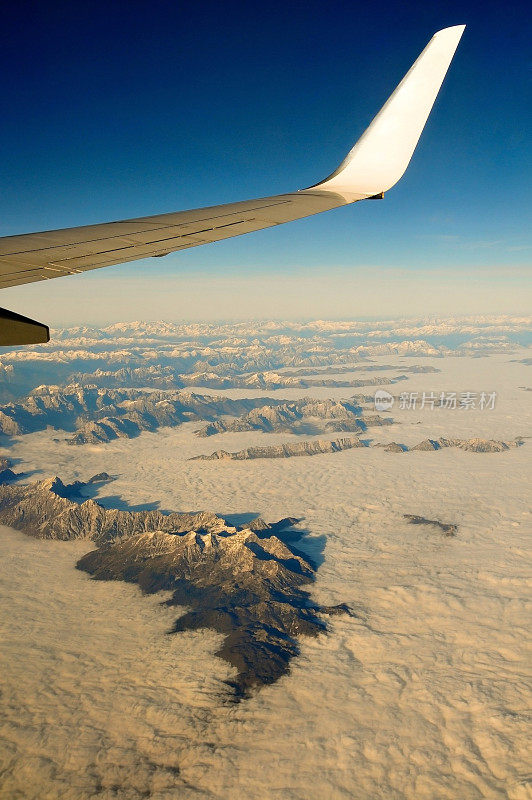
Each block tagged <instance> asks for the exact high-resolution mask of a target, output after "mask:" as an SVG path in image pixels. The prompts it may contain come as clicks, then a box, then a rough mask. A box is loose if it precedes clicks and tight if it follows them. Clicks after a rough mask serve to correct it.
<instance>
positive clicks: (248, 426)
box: [196, 398, 392, 437]
mask: <svg viewBox="0 0 532 800" xmlns="http://www.w3.org/2000/svg"><path fill="white" fill-rule="evenodd" d="M390 424H392V420H391V419H390V418H384V417H380V416H377V415H366V416H363V414H362V410H361V408H360V406H358V405H356V404H355V403H353V402H352V401H348V400H313V399H312V398H304V399H302V400H294V401H290V402H281V403H279V404H277V405H275V406H272V405H263V406H260V407H259V408H254V409H252V410H251V411H249V412H248V413H247V414H245V415H243V416H242V417H239V418H238V419H233V420H225V419H221V420H217V421H216V422H211V423H209V424H208V425H205V426H204V427H203V428H200V429H199V430H198V431H196V435H197V436H200V437H207V436H214V435H215V434H217V433H226V432H239V431H263V432H264V433H271V432H275V433H283V432H290V433H300V432H301V433H307V434H309V433H319V432H321V431H324V430H338V431H363V430H366V428H367V426H368V425H390Z"/></svg>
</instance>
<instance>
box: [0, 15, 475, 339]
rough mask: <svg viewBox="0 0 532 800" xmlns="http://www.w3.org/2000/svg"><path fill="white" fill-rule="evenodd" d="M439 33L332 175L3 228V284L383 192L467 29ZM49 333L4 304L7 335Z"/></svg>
mask: <svg viewBox="0 0 532 800" xmlns="http://www.w3.org/2000/svg"><path fill="white" fill-rule="evenodd" d="M464 28H465V26H464V25H457V26H454V27H451V28H445V29H444V30H441V31H439V32H438V33H436V34H435V35H434V36H433V37H432V39H431V40H430V41H429V43H428V45H427V46H426V47H425V49H424V50H423V52H422V53H421V55H420V56H419V58H418V59H417V61H416V62H415V63H414V65H413V66H412V67H411V69H410V70H409V71H408V73H407V74H406V75H405V77H404V78H403V80H402V81H401V83H400V84H399V86H398V87H397V88H396V90H395V91H394V93H393V94H392V95H391V97H390V98H389V100H388V101H387V102H386V104H385V105H384V106H383V108H382V109H381V111H380V112H379V113H378V114H377V116H376V117H375V119H374V120H373V122H372V123H371V124H370V126H369V128H368V129H367V130H366V131H365V133H364V134H363V135H362V137H361V138H360V139H359V140H358V142H357V143H356V144H355V146H354V147H353V149H352V150H351V151H350V152H349V154H348V155H347V157H346V158H345V159H344V161H343V162H342V163H341V164H340V166H339V167H338V169H337V170H335V172H333V173H332V174H331V175H330V176H329V177H328V178H326V179H325V180H323V181H321V183H318V184H316V185H314V186H310V187H308V188H307V189H302V190H299V191H296V192H290V193H288V194H281V195H274V196H273V197H265V198H262V199H259V200H246V201H243V202H238V203H228V204H224V205H220V206H211V207H210V208H200V209H196V210H194V211H177V212H175V213H171V214H159V215H157V216H150V217H139V218H138V219H127V220H122V221H119V222H107V223H102V224H98V225H84V226H81V227H78V228H64V229H62V230H57V231H44V232H42V233H28V234H22V235H19V236H6V237H3V238H0V288H4V287H9V286H18V285H20V284H25V283H32V282H33V281H41V280H49V279H50V278H60V277H63V276H66V275H75V274H77V273H80V272H85V271H86V270H91V269H98V268H100V267H107V266H110V265H112V264H121V263H123V262H126V261H135V260H136V259H139V258H146V257H148V256H153V257H159V256H165V255H168V253H173V252H177V251H179V250H185V249H187V248H189V247H197V246H198V245H201V244H207V243H209V242H217V241H221V240H222V239H229V238H231V237H232V236H240V235H242V234H244V233H250V232H252V231H258V230H262V229H264V228H270V227H272V226H274V225H280V224H281V223H283V222H290V221H291V220H295V219H301V218H302V217H308V216H311V215H312V214H319V213H320V212H322V211H329V210H331V209H333V208H338V207H339V206H343V205H347V204H349V203H354V202H356V201H357V200H365V199H369V198H377V197H379V198H380V197H383V196H384V192H385V191H387V190H388V189H390V188H391V187H392V186H394V184H395V183H397V181H398V180H399V178H401V176H402V175H403V173H404V172H405V170H406V168H407V166H408V163H409V161H410V159H411V157H412V153H413V152H414V149H415V147H416V144H417V142H418V139H419V137H420V135H421V132H422V130H423V128H424V126H425V123H426V121H427V118H428V115H429V113H430V110H431V108H432V106H433V104H434V101H435V99H436V95H437V94H438V91H439V89H440V86H441V84H442V82H443V79H444V77H445V74H446V72H447V69H448V67H449V64H450V63H451V60H452V57H453V55H454V53H455V50H456V48H457V46H458V42H459V41H460V37H461V36H462V33H463V31H464ZM48 339H49V333H48V328H47V327H46V325H43V324H42V323H38V322H35V321H34V320H29V319H27V318H25V317H22V316H20V315H18V314H14V312H8V311H4V310H1V309H0V345H14V344H32V343H36V342H45V341H48Z"/></svg>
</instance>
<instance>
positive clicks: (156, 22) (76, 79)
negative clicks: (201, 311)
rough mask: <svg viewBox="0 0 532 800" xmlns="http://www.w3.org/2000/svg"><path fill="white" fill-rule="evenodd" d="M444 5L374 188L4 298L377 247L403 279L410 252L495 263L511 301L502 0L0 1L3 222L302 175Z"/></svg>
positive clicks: (509, 42) (368, 108) (427, 263)
mask: <svg viewBox="0 0 532 800" xmlns="http://www.w3.org/2000/svg"><path fill="white" fill-rule="evenodd" d="M528 17H529V15H528ZM461 23H465V24H467V29H466V31H465V34H464V36H463V38H462V42H461V44H460V45H459V48H458V51H457V54H456V56H455V60H454V62H453V64H452V65H451V69H450V72H449V74H448V76H447V78H446V80H445V83H444V86H443V88H442V91H441V93H440V95H439V98H438V100H437V103H436V106H435V108H434V110H433V113H432V115H431V117H430V118H429V122H428V125H427V127H426V129H425V132H424V134H423V136H422V139H421V142H420V144H419V147H418V150H417V151H416V153H415V155H414V158H413V160H412V163H411V165H410V167H409V169H408V171H407V173H406V175H405V177H404V178H403V180H402V181H401V182H400V183H399V184H398V185H397V187H396V188H395V189H393V190H392V191H391V192H390V193H389V194H388V195H387V197H386V199H385V200H384V201H383V202H379V203H374V202H369V203H359V204H356V205H355V206H351V207H347V208H344V209H339V210H337V211H335V212H332V213H330V214H324V215H320V216H317V217H314V218H311V219H308V220H302V221H299V222H296V223H291V224H290V225H286V226H281V227H279V228H277V229H275V230H271V231H265V232H259V233H256V234H251V235H249V236H245V237H242V238H240V239H233V240H229V241H227V242H225V243H219V244H216V245H211V246H206V247H199V248H196V249H193V250H190V251H188V252H185V253H181V254H179V255H177V254H176V255H173V256H169V257H168V258H166V259H164V261H160V260H157V261H156V262H155V261H154V260H150V261H145V262H141V263H140V266H139V265H138V264H137V265H124V266H123V267H117V268H111V269H110V270H103V271H97V272H96V273H95V274H94V275H90V276H88V277H86V278H85V277H83V278H79V279H78V278H67V279H62V280H58V281H53V282H51V283H47V284H46V286H43V285H40V288H37V286H35V287H23V288H20V289H16V290H8V291H7V292H4V296H5V298H6V300H4V298H2V300H4V302H3V303H2V304H6V305H7V297H8V296H9V297H11V296H12V297H13V298H15V299H16V301H17V304H18V305H17V308H16V309H15V310H19V311H21V312H22V313H26V311H25V310H24V307H23V306H24V303H23V304H22V306H21V300H23V299H24V298H28V302H29V304H30V305H32V303H33V305H35V302H36V298H37V296H38V293H39V296H40V297H44V298H47V297H50V298H51V296H52V285H51V284H53V289H54V290H55V291H58V290H59V285H60V284H61V285H62V288H61V292H64V293H65V295H64V296H65V302H67V301H68V297H69V296H70V294H71V296H72V298H75V296H76V292H77V291H79V289H78V288H77V287H76V286H75V285H74V284H75V282H76V281H82V282H83V286H88V287H92V288H89V290H88V291H89V292H97V291H99V289H98V287H101V286H103V285H104V284H103V283H99V282H100V281H110V280H111V281H112V280H115V281H116V280H117V279H118V278H120V279H123V278H132V279H134V280H137V276H142V275H143V274H146V273H147V270H148V269H149V270H150V274H154V272H156V274H158V275H162V276H165V277H166V278H168V279H173V277H175V276H180V275H181V276H190V275H191V274H193V275H194V276H196V278H197V277H198V276H204V279H205V281H206V283H205V286H208V280H209V276H211V275H213V276H214V275H216V276H217V278H219V277H222V276H225V275H232V276H233V277H234V278H236V279H238V278H239V277H241V278H242V279H243V280H245V281H249V280H250V278H252V277H253V276H254V275H256V276H261V278H263V277H264V276H265V275H271V276H275V275H276V274H279V275H280V274H282V275H283V276H286V275H294V276H297V275H298V274H301V271H304V272H306V273H312V274H315V275H316V276H317V277H318V279H320V280H323V278H324V277H325V276H326V275H327V273H328V271H331V272H335V271H338V270H340V272H341V273H342V274H345V271H346V270H347V271H348V273H349V275H350V276H351V277H352V276H353V275H356V271H357V270H358V269H360V270H361V271H362V273H363V272H364V270H366V272H367V270H368V269H371V268H372V267H375V268H378V270H386V269H390V270H395V271H397V270H400V271H401V274H403V275H405V274H406V278H405V280H408V272H409V271H412V275H413V276H414V275H418V274H421V273H427V274H428V273H431V272H432V273H433V274H434V275H437V274H439V275H440V276H441V275H442V270H446V269H447V270H450V273H449V274H451V273H453V271H454V273H456V274H459V273H460V271H461V270H465V271H467V272H470V271H472V272H474V271H475V270H477V271H478V270H480V271H481V272H482V270H487V271H488V272H489V274H490V275H492V277H493V276H496V278H495V284H493V280H492V278H486V280H488V281H492V284H491V285H492V288H493V287H495V289H496V291H502V290H501V273H500V272H499V271H498V270H499V268H500V270H501V271H502V275H503V276H504V271H505V270H507V274H508V276H509V283H508V286H506V287H503V289H504V291H505V292H506V295H505V298H506V299H505V310H510V306H511V292H513V291H515V292H516V295H515V296H516V308H517V307H520V303H521V304H522V295H521V290H522V287H523V286H524V283H525V282H526V272H527V269H528V265H529V264H530V255H531V249H530V245H531V239H530V234H529V230H528V229H529V228H530V219H531V215H530V210H531V203H530V189H529V187H530V178H531V169H530V155H529V153H530V150H529V145H528V141H527V134H528V136H529V131H528V130H527V124H528V123H529V119H530V99H531V98H530V91H529V90H530V83H529V80H530V38H531V36H530V34H531V32H530V28H529V27H528V26H527V13H526V11H525V5H524V4H522V5H521V6H520V5H519V3H516V4H506V5H503V4H501V3H500V2H498V3H494V2H491V3H490V2H484V3H480V2H479V3H467V2H465V3H453V2H447V3H445V4H440V3H427V2H408V3H404V4H399V3H397V2H380V3H358V2H357V3H355V2H350V3H348V2H343V3H340V2H334V1H333V2H327V3H324V2H323V1H320V2H313V1H312V0H309V1H308V2H301V3H299V2H297V3H296V2H293V3H290V2H284V3H276V2H271V3H265V4H256V3H249V2H231V1H230V0H228V1H226V2H217V3H210V2H202V3H196V4H191V3H181V2H157V0H156V1H155V2H149V3H148V2H146V3H135V2H131V3H127V4H126V3H112V2H109V3H106V4H104V3H91V2H85V3H66V2H65V3H63V2H51V3H47V4H33V3H27V4H22V6H21V7H20V8H18V9H17V8H16V7H15V4H10V7H8V8H7V9H4V11H3V17H2V25H1V30H0V39H1V41H0V45H1V46H0V60H1V61H2V74H3V79H2V84H1V86H0V95H1V99H2V126H1V129H0V142H1V153H2V156H1V159H0V174H1V178H0V182H1V187H2V191H1V193H0V235H10V234H15V233H23V232H27V231H31V230H44V229H50V228H58V227H67V226H71V225H80V224H86V223H91V222H101V221H107V220H110V219H120V218H125V217H134V216H143V215H147V214H155V213H161V212H165V211H175V210H178V209H186V208H194V207H198V206H203V205H213V204H216V203H223V202H230V201H233V200H240V199H247V198H252V197H260V196H264V195H268V194H275V193H278V192H283V191H290V190H292V189H298V188H303V187H304V186H307V185H309V184H311V183H314V182H316V181H317V180H319V179H321V178H323V177H325V176H326V175H327V174H329V173H330V172H331V171H332V170H333V169H334V168H335V167H336V165H337V164H338V162H339V161H340V160H341V159H342V158H343V157H344V155H345V154H346V152H347V151H348V150H349V149H350V147H351V146H352V144H353V143H354V141H355V140H356V139H357V138H358V136H359V135H360V134H361V133H362V131H363V130H364V129H365V127H366V126H367V124H368V123H369V122H370V121H371V118H372V117H373V115H374V114H375V113H376V112H377V111H378V110H379V108H380V106H381V105H382V103H383V102H384V101H385V100H386V98H387V96H388V95H389V94H390V92H391V91H392V90H393V89H394V88H395V85H396V84H397V83H398V81H399V80H400V79H401V78H402V76H403V74H404V73H405V72H406V70H407V69H408V68H409V67H410V65H411V63H412V62H413V61H414V59H415V58H416V57H417V55H418V54H419V52H420V51H421V50H422V48H423V47H424V46H425V44H426V43H427V41H428V39H429V38H430V37H431V35H432V34H433V33H434V32H435V31H436V30H438V29H439V28H442V27H445V26H447V25H456V24H461ZM527 28H528V29H527ZM527 145H528V146H527ZM143 269H144V273H143V272H142V270H143ZM483 274H484V273H483ZM486 274H487V273H486ZM134 276H135V277H134ZM516 276H517V277H516ZM483 280H484V278H483ZM512 281H513V283H512ZM97 282H98V283H97ZM502 282H504V278H502ZM66 284H68V288H66V289H65V286H66ZM81 285H82V284H81V283H80V284H79V286H81ZM105 285H109V284H105ZM435 286H436V284H435ZM413 288H414V287H413ZM251 291H252V290H251ZM508 292H510V295H508ZM252 293H253V292H252ZM503 293H504V292H503ZM11 305H13V304H11ZM33 305H32V309H33ZM13 307H14V306H13ZM318 308H319V306H318ZM324 310H325V311H326V309H324ZM477 310H481V309H477V308H476V307H474V303H473V304H472V306H471V311H472V312H473V311H477ZM178 311H179V310H178ZM35 313H37V314H38V312H37V311H36V312H35ZM54 313H55V314H56V316H57V313H58V312H57V313H56V312H54ZM357 313H359V312H358V310H357ZM370 313H372V314H373V313H374V312H373V310H372V309H371V310H370ZM150 315H151V316H153V313H151V312H150ZM324 315H326V314H324ZM41 316H42V314H41ZM119 316H120V314H119ZM121 316H124V315H123V314H122V315H121ZM129 316H130V315H129Z"/></svg>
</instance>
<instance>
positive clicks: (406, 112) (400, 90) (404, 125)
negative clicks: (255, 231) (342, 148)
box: [309, 25, 465, 202]
mask: <svg viewBox="0 0 532 800" xmlns="http://www.w3.org/2000/svg"><path fill="white" fill-rule="evenodd" d="M464 29H465V25H455V26H454V27H452V28H444V29H443V30H441V31H438V33H435V34H434V36H433V37H432V39H431V40H430V42H429V43H428V45H427V46H426V47H425V49H424V50H423V52H422V53H421V55H420V56H419V58H418V59H417V61H416V62H415V63H414V64H413V66H412V67H411V68H410V70H409V71H408V72H407V74H406V75H405V77H404V78H403V80H402V81H401V83H400V84H399V86H398V87H397V89H396V90H395V91H394V93H393V94H392V95H391V97H390V98H389V99H388V101H387V102H386V103H385V105H384V106H383V107H382V109H381V110H380V111H379V113H378V114H377V116H376V117H375V118H374V120H373V122H372V123H371V125H370V126H369V128H367V130H366V131H365V132H364V133H363V134H362V136H361V137H360V139H359V140H358V142H357V143H356V144H355V146H354V147H353V149H352V150H351V151H350V152H349V153H348V155H347V156H346V158H345V159H344V160H343V161H342V163H341V164H340V166H339V167H338V169H337V170H335V172H333V173H332V175H329V177H328V178H326V179H325V180H324V181H322V182H321V183H318V184H316V185H315V186H313V187H309V188H313V189H318V188H319V189H323V190H326V191H331V192H336V193H338V194H341V195H343V196H344V197H345V199H346V200H347V201H348V202H350V201H352V200H358V199H361V198H363V197H372V196H375V195H378V194H380V193H381V192H385V191H387V190H388V189H391V187H392V186H394V185H395V184H396V183H397V181H398V180H399V178H401V177H402V175H403V174H404V172H405V170H406V168H407V166H408V164H409V162H410V159H411V157H412V154H413V152H414V150H415V147H416V145H417V143H418V140H419V137H420V136H421V132H422V131H423V128H424V127H425V123H426V121H427V118H428V116H429V114H430V111H431V109H432V106H433V105H434V101H435V100H436V95H437V94H438V91H439V89H440V86H441V85H442V83H443V79H444V78H445V74H446V72H447V70H448V68H449V65H450V63H451V61H452V58H453V56H454V53H455V50H456V48H457V47H458V42H459V41H460V38H461V36H462V34H463V32H464Z"/></svg>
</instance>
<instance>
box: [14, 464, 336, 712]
mask: <svg viewBox="0 0 532 800" xmlns="http://www.w3.org/2000/svg"><path fill="white" fill-rule="evenodd" d="M108 479H109V476H108V475H107V474H106V473H102V474H100V475H95V476H94V477H93V478H91V479H90V481H88V482H87V483H81V482H76V483H74V484H68V485H65V484H64V483H63V482H62V481H61V480H60V479H59V478H57V477H55V478H50V479H48V480H44V481H40V482H37V483H33V484H28V485H25V486H21V485H18V486H8V485H3V486H0V523H1V524H3V525H7V526H10V527H12V528H16V529H17V530H21V531H23V532H24V533H27V534H29V535H31V536H34V537H36V538H42V539H62V540H69V539H87V540H93V541H94V542H95V543H96V544H97V545H98V548H97V549H96V550H93V551H92V552H89V553H87V555H85V556H83V557H82V558H81V559H80V560H79V562H78V565H77V566H78V568H79V569H81V570H84V571H85V572H88V573H89V574H90V575H92V576H93V577H94V578H95V579H97V580H124V581H129V582H133V583H137V584H138V585H139V586H140V588H141V589H142V590H143V591H144V592H149V593H152V592H157V591H159V590H162V589H165V590H170V591H171V592H172V593H173V594H172V598H171V599H170V600H169V601H167V603H168V605H170V606H186V607H187V609H188V610H187V611H186V613H184V614H183V615H182V616H180V617H178V618H177V619H176V622H175V624H174V627H173V632H174V633H179V632H180V631H185V630H196V629H198V628H211V629H213V630H215V631H218V632H219V633H222V634H223V635H224V641H223V645H222V647H221V648H220V650H219V651H218V653H217V655H218V656H220V658H223V659H225V660H226V661H228V662H229V663H230V664H232V665H233V666H234V667H235V668H236V670H237V674H236V676H235V678H234V679H232V680H231V681H230V682H229V685H230V687H231V690H232V693H233V696H234V697H235V698H236V699H241V698H245V697H247V696H248V695H249V694H250V692H251V690H252V689H253V688H254V687H258V686H261V685H264V684H268V683H273V682H274V681H276V680H277V679H278V678H279V677H280V676H281V675H283V674H285V673H286V672H287V671H288V670H289V665H290V661H291V659H292V658H293V657H294V656H296V655H297V654H298V652H299V645H298V642H297V637H299V636H300V635H310V636H316V635H318V634H319V633H323V632H324V631H325V630H326V624H325V622H324V620H323V619H322V617H321V616H320V615H321V614H330V613H341V612H345V611H348V609H347V608H346V607H345V606H336V607H333V608H329V607H321V606H318V605H316V604H315V603H313V602H312V601H311V599H310V595H309V593H308V591H307V590H305V589H304V588H303V587H305V586H307V585H308V584H310V583H312V582H313V581H314V580H315V575H316V566H315V565H314V564H313V563H312V561H311V559H310V558H309V557H307V556H305V555H304V554H303V552H301V551H300V550H299V549H298V548H297V547H296V546H295V544H297V543H298V542H299V541H301V540H302V539H303V536H304V533H303V531H301V530H297V529H295V528H294V525H296V524H297V522H298V520H295V519H292V518H287V519H284V520H280V521H279V522H277V523H275V524H268V523H266V522H264V521H263V520H262V519H260V518H258V519H255V520H253V521H251V522H249V523H248V524H247V525H243V526H236V527H235V526H231V525H229V524H227V522H226V521H225V520H223V519H222V518H221V517H219V516H217V515H216V514H213V513H211V512H207V511H206V512H200V513H195V514H182V513H171V514H163V513H162V512H160V511H118V510H114V509H106V508H103V507H102V506H101V505H99V504H98V503H97V502H96V501H95V500H93V499H90V498H89V499H84V495H83V493H84V492H86V491H87V490H88V489H89V488H90V486H89V484H90V485H92V484H94V483H98V482H101V481H105V480H108ZM88 602H90V598H88ZM178 666H179V665H178V664H176V668H178Z"/></svg>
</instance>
